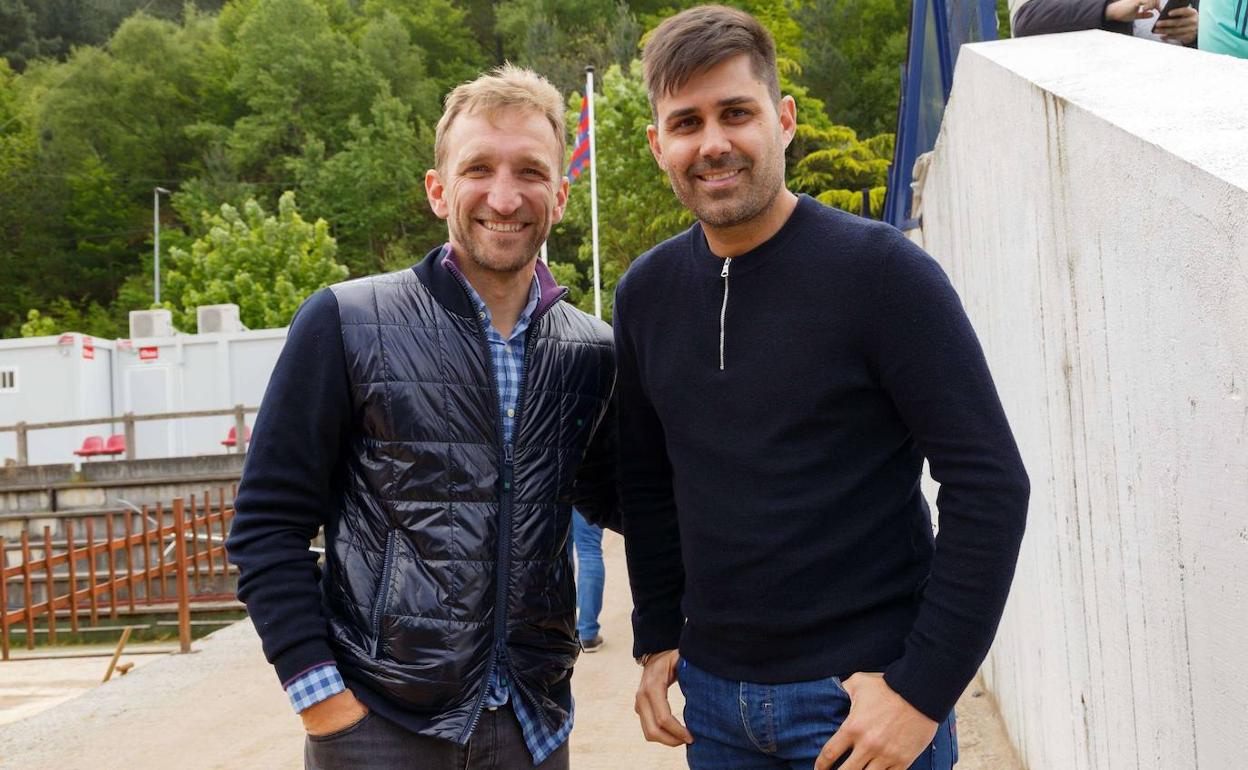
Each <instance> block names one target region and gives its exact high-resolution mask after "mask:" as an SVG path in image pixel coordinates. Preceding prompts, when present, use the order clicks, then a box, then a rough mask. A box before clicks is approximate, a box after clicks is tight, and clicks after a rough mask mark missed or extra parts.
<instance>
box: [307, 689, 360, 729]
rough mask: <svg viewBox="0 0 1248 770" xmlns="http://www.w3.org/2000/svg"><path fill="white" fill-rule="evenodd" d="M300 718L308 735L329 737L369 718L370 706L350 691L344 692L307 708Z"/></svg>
mask: <svg viewBox="0 0 1248 770" xmlns="http://www.w3.org/2000/svg"><path fill="white" fill-rule="evenodd" d="M299 716H300V717H301V718H302V719H303V729H304V730H306V731H307V733H308V735H314V736H320V735H329V734H330V733H336V732H338V731H339V730H345V729H347V728H348V727H350V726H351V725H353V724H355V723H356V722H358V721H360V720H361V719H363V718H364V717H366V716H368V706H365V705H364V704H363V703H360V702H359V701H358V700H356V699H355V694H354V693H352V692H351V691H350V690H343V691H342V692H340V693H338V694H336V695H331V696H329V697H328V698H326V699H325V700H323V701H321V702H320V703H316V704H314V705H312V706H309V707H307V708H306V709H304V710H303V711H301V712H300V713H299Z"/></svg>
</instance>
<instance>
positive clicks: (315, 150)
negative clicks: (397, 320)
mask: <svg viewBox="0 0 1248 770" xmlns="http://www.w3.org/2000/svg"><path fill="white" fill-rule="evenodd" d="M349 128H350V132H351V138H350V139H348V140H347V142H346V144H345V145H344V147H343V149H342V151H341V152H338V153H336V154H334V155H327V150H326V147H325V144H324V143H323V142H321V141H319V140H312V141H310V142H309V143H308V144H307V146H305V148H304V153H303V155H302V156H301V157H299V158H297V159H294V160H292V162H291V168H292V169H293V170H294V172H295V176H296V178H297V179H298V180H299V185H300V188H301V189H302V191H303V194H302V200H303V202H304V208H305V209H306V210H307V211H309V212H311V213H312V214H313V215H315V216H319V217H324V218H325V219H327V220H328V221H330V222H332V223H333V231H334V236H335V238H336V239H337V241H338V245H339V249H340V252H341V254H342V261H343V262H344V263H346V264H347V265H348V266H349V267H350V268H351V272H352V273H353V274H355V275H366V274H369V273H374V272H377V271H378V270H387V269H397V268H399V267H403V266H406V265H410V264H412V263H413V262H415V261H417V259H418V258H419V255H422V254H423V253H424V252H425V251H426V250H427V249H429V248H430V246H431V245H432V244H433V243H435V242H437V241H439V240H441V239H442V238H444V237H445V232H446V225H445V224H444V223H443V222H442V221H441V220H439V219H437V218H436V217H434V216H433V214H432V212H431V211H430V210H429V206H428V204H427V203H426V201H425V193H424V187H423V184H424V178H425V171H426V169H428V168H429V166H430V165H431V164H432V162H433V131H432V130H431V129H430V128H428V127H427V126H425V125H416V124H414V123H413V122H412V120H411V108H410V107H408V106H407V105H406V104H404V103H403V102H401V101H399V100H398V99H396V98H394V97H383V98H381V99H379V100H378V101H377V103H376V104H375V105H374V106H373V110H372V120H371V121H369V122H365V121H363V120H361V119H360V118H358V117H355V116H352V117H351V119H350V121H349Z"/></svg>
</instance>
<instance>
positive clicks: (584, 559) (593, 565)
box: [568, 510, 607, 640]
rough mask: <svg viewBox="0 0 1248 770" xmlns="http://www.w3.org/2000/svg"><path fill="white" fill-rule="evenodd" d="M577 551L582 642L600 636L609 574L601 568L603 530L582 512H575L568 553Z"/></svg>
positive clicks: (578, 613)
mask: <svg viewBox="0 0 1248 770" xmlns="http://www.w3.org/2000/svg"><path fill="white" fill-rule="evenodd" d="M574 544H575V547H576V548H575V550H576V604H577V607H576V631H577V633H578V634H579V635H580V637H581V638H582V639H586V640H588V639H593V638H594V637H595V636H597V635H598V632H599V631H600V630H601V628H602V627H601V626H599V625H598V614H599V613H601V612H602V587H603V584H604V583H605V582H606V575H607V573H606V570H605V569H604V568H603V566H602V528H601V527H595V526H594V525H593V524H590V523H589V522H588V521H585V517H584V516H581V512H580V511H577V510H573V511H572V537H571V538H570V539H569V541H568V550H569V551H572V549H573V545H574Z"/></svg>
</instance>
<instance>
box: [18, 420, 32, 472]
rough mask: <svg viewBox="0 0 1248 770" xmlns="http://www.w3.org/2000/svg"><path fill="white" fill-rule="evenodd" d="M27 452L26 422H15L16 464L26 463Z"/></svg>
mask: <svg viewBox="0 0 1248 770" xmlns="http://www.w3.org/2000/svg"><path fill="white" fill-rule="evenodd" d="M28 458H29V454H28V453H27V447H26V423H25V422H19V423H18V424H17V464H18V465H26V464H27V462H28Z"/></svg>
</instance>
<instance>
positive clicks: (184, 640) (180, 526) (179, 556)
mask: <svg viewBox="0 0 1248 770" xmlns="http://www.w3.org/2000/svg"><path fill="white" fill-rule="evenodd" d="M173 532H174V538H176V539H175V540H174V559H175V561H176V563H177V565H178V578H177V579H178V642H179V644H180V645H181V651H182V652H190V651H191V605H190V596H189V594H190V588H189V586H187V582H186V579H187V574H186V521H185V520H184V519H183V509H182V498H180V497H177V498H174V500H173Z"/></svg>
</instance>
